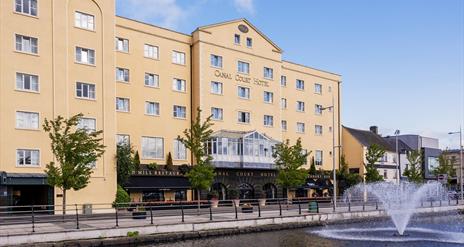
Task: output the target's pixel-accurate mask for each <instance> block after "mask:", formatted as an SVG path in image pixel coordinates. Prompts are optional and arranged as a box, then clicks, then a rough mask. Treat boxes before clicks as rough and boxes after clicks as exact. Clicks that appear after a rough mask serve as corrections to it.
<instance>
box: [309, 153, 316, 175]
mask: <svg viewBox="0 0 464 247" xmlns="http://www.w3.org/2000/svg"><path fill="white" fill-rule="evenodd" d="M309 174H310V175H316V174H317V169H316V162H315V161H314V157H311V166H310V167H309Z"/></svg>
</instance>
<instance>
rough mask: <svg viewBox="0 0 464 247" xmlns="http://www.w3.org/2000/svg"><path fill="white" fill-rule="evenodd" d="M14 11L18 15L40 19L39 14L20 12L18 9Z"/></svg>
mask: <svg viewBox="0 0 464 247" xmlns="http://www.w3.org/2000/svg"><path fill="white" fill-rule="evenodd" d="M13 13H14V14H17V15H21V16H26V17H31V18H34V19H39V17H38V15H30V14H26V13H23V12H18V11H13Z"/></svg>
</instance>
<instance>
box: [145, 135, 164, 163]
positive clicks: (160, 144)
mask: <svg viewBox="0 0 464 247" xmlns="http://www.w3.org/2000/svg"><path fill="white" fill-rule="evenodd" d="M146 145H149V146H150V147H147V146H146ZM140 146H141V150H142V159H146V160H152V159H164V138H162V137H151V136H142V139H141V145H140ZM151 146H153V148H154V149H153V150H151ZM147 148H149V150H147ZM159 148H161V150H159ZM148 153H149V155H147V154H148ZM152 154H153V155H152Z"/></svg>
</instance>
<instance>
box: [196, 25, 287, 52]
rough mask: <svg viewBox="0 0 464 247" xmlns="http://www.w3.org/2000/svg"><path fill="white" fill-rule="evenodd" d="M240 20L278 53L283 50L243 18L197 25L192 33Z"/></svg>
mask: <svg viewBox="0 0 464 247" xmlns="http://www.w3.org/2000/svg"><path fill="white" fill-rule="evenodd" d="M241 21H243V22H245V23H246V24H247V25H248V26H250V27H251V28H253V30H255V31H256V32H257V33H258V34H259V35H261V37H263V38H264V39H265V40H266V41H267V42H269V43H270V44H271V45H272V46H274V48H275V49H276V50H277V51H278V52H280V53H282V52H283V50H282V49H281V48H280V47H279V46H278V45H277V44H276V43H274V42H273V41H272V40H271V39H269V38H268V37H267V36H266V35H265V34H264V33H262V32H261V31H260V30H259V29H258V28H257V27H255V26H254V25H253V24H251V22H250V21H248V20H247V19H245V18H239V19H233V20H230V21H223V22H218V23H214V24H210V25H206V26H200V27H197V29H195V30H194V31H193V32H192V33H194V32H196V31H199V30H204V29H208V28H212V27H217V26H222V25H227V24H231V23H236V22H241Z"/></svg>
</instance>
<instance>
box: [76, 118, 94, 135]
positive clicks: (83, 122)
mask: <svg viewBox="0 0 464 247" xmlns="http://www.w3.org/2000/svg"><path fill="white" fill-rule="evenodd" d="M89 123H90V124H89ZM89 126H90V127H89ZM76 127H77V128H78V129H83V130H86V131H88V132H94V131H96V130H97V119H96V118H90V117H81V118H79V122H78V123H77V126H76Z"/></svg>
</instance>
